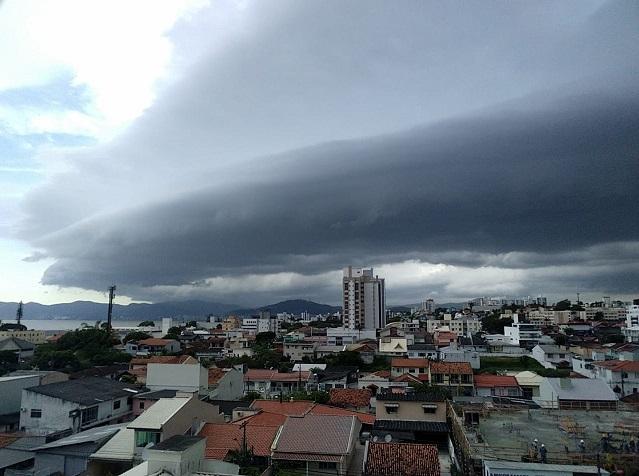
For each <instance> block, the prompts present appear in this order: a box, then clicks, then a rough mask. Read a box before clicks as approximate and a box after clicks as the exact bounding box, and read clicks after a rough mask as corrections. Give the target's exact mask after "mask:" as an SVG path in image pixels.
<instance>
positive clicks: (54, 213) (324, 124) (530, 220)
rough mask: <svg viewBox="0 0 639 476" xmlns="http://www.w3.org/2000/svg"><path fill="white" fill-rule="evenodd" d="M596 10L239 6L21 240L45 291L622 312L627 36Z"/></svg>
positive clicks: (626, 28) (636, 273)
mask: <svg viewBox="0 0 639 476" xmlns="http://www.w3.org/2000/svg"><path fill="white" fill-rule="evenodd" d="M600 4H601V2H591V3H583V2H577V3H570V2H566V3H562V4H556V3H539V4H530V5H522V4H520V5H514V4H509V5H508V6H506V7H504V5H501V6H500V8H497V7H496V6H495V5H493V6H490V5H491V4H489V7H488V8H486V4H481V5H479V4H477V5H469V6H467V7H466V8H464V9H461V10H460V9H458V8H453V7H454V6H449V5H448V4H441V3H438V2H433V3H428V4H426V3H424V2H416V3H415V4H413V5H403V7H404V8H395V7H394V6H391V5H389V4H388V3H385V2H383V3H372V4H371V3H368V2H367V3H366V4H365V5H366V6H364V4H349V5H340V8H337V7H336V6H334V5H331V4H323V3H317V4H312V5H311V4H300V3H299V2H295V3H292V4H288V5H286V6H280V7H279V8H277V9H275V10H274V11H265V10H263V9H264V7H261V6H260V4H256V5H251V8H252V10H251V12H250V13H251V14H250V15H246V17H247V20H246V21H247V22H248V23H247V25H250V28H247V29H246V30H242V29H239V30H238V31H240V32H241V33H238V34H237V36H236V37H234V39H233V40H229V46H228V47H227V48H225V49H224V50H223V51H222V52H220V51H216V52H215V53H214V54H213V53H212V54H209V55H204V56H203V58H202V59H201V61H200V62H199V63H197V64H196V65H195V66H194V67H193V68H192V69H191V71H190V73H189V74H188V75H184V77H183V79H182V80H181V81H179V82H178V83H176V84H175V85H174V86H173V87H172V88H169V90H168V91H167V92H166V93H165V95H163V96H162V97H160V98H159V99H158V101H157V102H156V104H154V105H153V106H152V107H151V108H149V109H148V110H147V112H146V113H145V114H144V115H143V116H142V117H141V118H140V119H138V120H137V121H136V123H135V124H133V126H132V127H130V128H129V129H128V130H127V131H126V132H125V133H124V134H123V135H122V136H120V137H119V138H118V139H116V140H114V141H113V142H111V143H110V144H107V145H103V146H99V147H94V148H91V149H88V150H84V151H80V152H78V153H76V154H74V155H73V156H68V157H67V158H66V160H67V161H68V164H69V167H70V168H71V171H70V172H67V173H65V174H61V175H58V176H54V177H51V178H50V179H49V181H48V183H47V184H45V185H43V186H42V187H40V188H39V189H37V190H35V191H34V192H33V193H32V194H30V196H29V197H28V198H27V200H26V201H25V203H24V210H25V212H26V213H27V219H26V220H25V221H24V222H23V223H22V224H21V226H20V231H19V233H20V234H21V236H22V237H23V238H25V239H27V240H29V241H30V243H32V245H33V246H34V247H35V248H37V249H38V250H40V252H41V253H43V254H44V255H46V256H48V257H50V258H54V259H55V260H56V261H55V263H54V264H53V265H52V266H50V267H49V268H48V269H47V271H46V272H45V275H44V277H43V282H44V283H45V284H54V285H60V286H76V287H82V288H87V289H103V288H104V287H105V286H107V285H108V284H109V283H111V282H117V283H118V284H119V286H120V287H123V288H124V289H126V290H127V291H125V292H126V293H127V294H128V295H131V296H137V297H140V298H146V299H157V298H161V297H166V296H171V295H172V296H179V297H182V296H183V297H192V296H198V297H227V298H228V297H232V298H234V299H236V300H238V301H244V302H247V301H252V302H255V301H256V300H257V299H258V298H259V299H265V300H266V299H269V298H277V297H289V296H296V295H304V294H306V296H307V297H313V298H323V299H327V300H331V301H334V300H335V299H331V298H330V296H331V295H332V293H335V289H336V286H335V285H334V284H333V283H335V282H336V281H337V280H338V279H339V278H338V277H339V274H338V273H336V270H337V269H339V268H341V267H342V266H344V265H347V264H350V263H353V264H374V265H376V266H378V267H380V269H381V270H382V271H384V272H386V274H387V275H388V278H389V283H388V287H389V292H391V291H392V292H393V293H395V295H394V296H395V299H392V298H391V300H395V301H396V302H397V300H400V299H406V300H410V299H415V298H416V297H421V296H423V295H424V294H426V293H430V294H434V295H439V296H472V295H474V294H511V293H530V292H532V293H536V292H546V293H549V292H554V291H555V290H558V292H559V290H561V292H564V290H566V291H568V290H571V289H574V288H575V287H579V288H580V289H584V290H585V289H589V290H592V291H593V292H596V291H602V292H603V291H608V292H610V291H614V292H617V293H624V294H625V293H632V292H635V291H638V290H637V289H636V288H635V287H634V286H636V285H635V284H634V283H636V282H639V280H638V279H637V278H639V269H638V263H639V259H638V250H637V249H638V244H637V243H638V240H639V212H638V210H639V207H637V205H636V203H639V190H638V189H637V186H636V184H637V183H638V180H639V165H638V162H637V159H638V157H637V151H639V136H638V135H637V131H638V130H639V93H637V91H639V88H638V87H637V86H639V84H638V83H639V81H638V80H637V77H638V76H637V75H636V73H637V71H636V64H635V65H633V64H631V63H630V62H629V61H628V58H630V54H631V52H632V51H636V47H637V46H639V44H638V43H637V34H636V30H635V29H634V28H632V27H631V25H633V24H635V25H636V21H637V20H639V15H638V9H637V8H636V4H633V3H632V2H628V3H621V2H614V3H613V4H607V5H604V6H600ZM465 5H468V4H465ZM577 5H579V6H580V7H581V8H577ZM206 21H207V20H206V16H204V17H203V18H202V19H201V22H202V24H206ZM611 24H614V25H615V32H614V34H612V33H611V32H610V26H611ZM201 27H202V26H201V25H200V28H201ZM336 276H337V278H336ZM409 276H410V278H408V277H409ZM391 277H392V278H393V279H394V283H393V280H392V279H391ZM400 283H401V284H400ZM549 288H553V289H552V291H551V290H550V289H549ZM309 293H310V295H309Z"/></svg>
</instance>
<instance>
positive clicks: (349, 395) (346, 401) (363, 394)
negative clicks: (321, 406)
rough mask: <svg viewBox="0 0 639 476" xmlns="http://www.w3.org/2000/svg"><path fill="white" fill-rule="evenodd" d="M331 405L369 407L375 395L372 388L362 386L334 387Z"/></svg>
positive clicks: (331, 392) (331, 394) (331, 393)
mask: <svg viewBox="0 0 639 476" xmlns="http://www.w3.org/2000/svg"><path fill="white" fill-rule="evenodd" d="M330 396H331V398H330V400H329V402H328V403H329V405H334V406H336V407H368V406H369V405H370V403H371V397H372V396H373V395H372V393H371V391H370V390H367V389H360V388H332V389H331V391H330Z"/></svg>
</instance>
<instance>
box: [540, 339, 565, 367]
mask: <svg viewBox="0 0 639 476" xmlns="http://www.w3.org/2000/svg"><path fill="white" fill-rule="evenodd" d="M532 358H533V359H535V360H536V361H537V362H539V363H540V364H541V365H543V366H544V367H545V368H547V369H556V368H557V366H559V367H568V366H570V364H571V355H570V349H569V348H568V347H565V346H561V345H547V344H537V345H536V346H535V347H533V349H532Z"/></svg>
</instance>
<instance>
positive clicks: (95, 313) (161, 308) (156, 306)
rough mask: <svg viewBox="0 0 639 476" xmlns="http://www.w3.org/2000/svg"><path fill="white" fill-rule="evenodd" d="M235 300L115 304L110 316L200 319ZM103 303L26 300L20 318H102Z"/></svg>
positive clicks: (9, 314)
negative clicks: (224, 302) (57, 302)
mask: <svg viewBox="0 0 639 476" xmlns="http://www.w3.org/2000/svg"><path fill="white" fill-rule="evenodd" d="M237 307H238V306H237V304H222V303H217V302H206V301H172V302H159V303H153V304H128V305H122V304H115V305H114V306H113V319H121V320H138V319H139V320H141V321H144V320H147V319H150V320H153V319H159V318H161V317H176V318H185V319H204V318H206V317H207V316H208V315H209V314H215V315H222V314H227V313H228V312H229V311H231V310H233V309H236V308H237ZM17 308H18V303H16V302H0V319H5V320H8V319H15V317H16V309H17ZM106 317H107V305H106V304H103V303H97V302H92V301H75V302H70V303H63V304H50V305H46V304H39V303H37V302H29V303H26V304H25V305H24V319H80V320H87V321H104V320H106Z"/></svg>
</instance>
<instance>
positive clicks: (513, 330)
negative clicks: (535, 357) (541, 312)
mask: <svg viewBox="0 0 639 476" xmlns="http://www.w3.org/2000/svg"><path fill="white" fill-rule="evenodd" d="M504 335H505V336H506V337H508V338H509V339H510V341H511V342H512V343H513V344H515V345H519V346H522V347H528V348H531V347H533V346H535V345H537V344H538V343H539V341H540V339H541V336H542V334H541V327H540V325H539V324H536V323H531V322H519V317H518V316H517V314H513V323H512V325H511V326H504Z"/></svg>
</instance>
